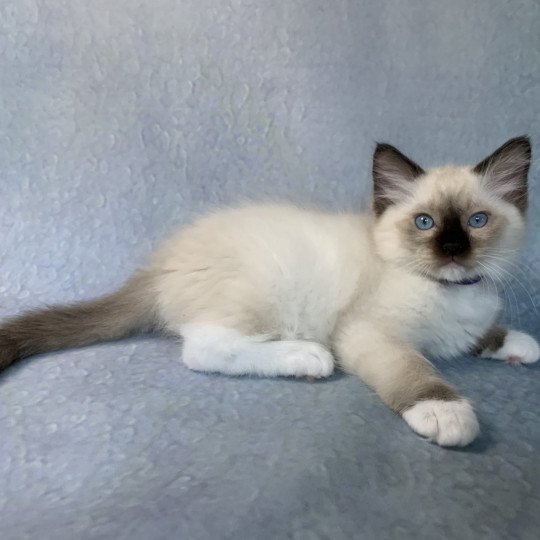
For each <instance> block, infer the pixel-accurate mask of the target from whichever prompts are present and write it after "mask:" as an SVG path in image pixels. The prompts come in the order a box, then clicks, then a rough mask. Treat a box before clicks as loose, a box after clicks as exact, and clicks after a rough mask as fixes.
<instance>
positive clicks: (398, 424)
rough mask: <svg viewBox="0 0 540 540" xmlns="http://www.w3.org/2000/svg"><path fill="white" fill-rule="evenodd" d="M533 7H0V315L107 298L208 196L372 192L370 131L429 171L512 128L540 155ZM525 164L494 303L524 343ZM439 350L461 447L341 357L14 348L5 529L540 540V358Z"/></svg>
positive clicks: (94, 535) (1, 519)
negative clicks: (198, 359) (312, 377)
mask: <svg viewBox="0 0 540 540" xmlns="http://www.w3.org/2000/svg"><path fill="white" fill-rule="evenodd" d="M539 26H540V8H539V6H538V4H537V3H535V2H532V1H528V2H526V1H523V2H521V1H520V2H516V1H510V0H502V1H499V2H496V3H493V2H490V1H489V0H478V1H477V2H470V1H468V0H454V1H452V2H426V1H423V0H411V1H410V2H399V1H398V0H365V1H362V2H356V1H353V0H334V1H332V2H327V1H324V0H310V1H304V0H261V1H255V2H252V1H248V0H183V1H182V2H177V1H174V0H137V1H131V0H117V1H111V0H96V1H94V2H86V1H83V0H12V1H6V2H3V3H1V4H0V28H1V32H0V66H1V69H0V79H1V85H0V120H1V121H0V140H1V143H0V234H1V242H0V256H1V258H0V316H2V317H4V316H10V315H13V314H15V313H19V312H21V311H22V310H24V309H26V308H30V307H36V306H43V305H45V304H48V303H58V302H68V301H74V300H79V299H85V298H92V297H95V296H97V295H100V294H103V293H105V292H108V291H111V290H114V289H115V288H116V287H118V286H119V285H120V284H121V283H122V282H123V281H124V280H125V279H126V278H127V277H128V276H129V275H130V274H131V272H132V271H133V270H134V269H135V268H137V267H138V266H140V265H141V264H143V262H144V260H145V257H146V256H147V255H148V254H149V253H150V251H151V250H152V248H153V247H154V246H155V245H156V243H157V242H158V241H159V240H160V239H162V238H164V237H165V236H166V235H167V234H169V233H170V232H171V231H173V230H174V229H175V228H177V227H179V226H181V225H182V224H184V223H186V222H188V221H189V220H191V219H192V218H193V216H195V215H197V214H199V213H201V212H203V211H206V210H208V209H209V208H214V207H217V206H221V205H226V204H232V203H235V202H237V201H240V200H244V199H252V200H269V199H270V200H288V201H296V202H302V203H308V204H319V205H324V206H327V207H329V208H334V209H347V210H349V209H355V208H362V207H366V206H367V201H368V200H369V193H370V167H371V153H372V151H373V147H374V141H375V140H385V141H388V142H391V143H392V144H395V145H396V146H398V147H400V148H401V149H402V150H403V151H404V152H405V153H407V154H408V155H410V156H411V157H412V158H414V159H416V160H417V161H418V162H420V163H421V164H422V165H425V166H432V165H436V164H441V163H445V162H451V161H454V162H457V163H474V162H477V161H479V160H480V159H482V158H483V157H485V156H486V155H487V154H489V153H490V152H491V151H492V150H494V149H495V148H496V147H497V146H498V145H500V144H502V143H503V142H504V141H505V140H506V139H508V138H510V137H512V136H515V135H521V134H523V133H529V134H530V135H531V136H532V138H533V143H534V151H535V153H536V154H540V152H539V151H538V149H539V148H540V147H539V146H538V144H539V143H540V126H539V123H538V118H539V114H540V61H539V60H540V34H539V32H538V28H539ZM539 174H540V160H537V161H536V162H535V164H534V165H533V168H532V170H531V175H530V183H531V205H530V212H529V215H530V230H529V235H528V237H527V240H526V244H525V249H524V257H523V260H522V262H521V263H520V267H519V269H518V268H516V271H515V276H514V277H515V278H516V279H514V278H512V279H511V277H510V276H508V278H509V279H508V287H507V288H506V293H505V302H506V311H505V319H506V320H507V322H509V323H510V324H511V325H512V326H513V327H515V328H519V329H522V330H527V331H529V332H531V333H532V334H533V335H535V336H536V337H537V338H539V339H540V325H539V316H538V311H537V309H540V307H539V306H540V284H539V277H538V275H539V268H540V234H539V233H540V213H539V209H540V207H539V206H540V185H539V182H538V178H539ZM535 306H536V307H535ZM437 367H438V368H439V369H440V370H441V371H442V372H443V374H444V375H445V377H446V378H447V379H448V380H449V381H450V382H451V383H453V384H454V385H455V386H456V387H457V388H459V389H460V390H461V391H462V392H463V393H464V394H465V395H467V396H468V397H470V398H471V400H472V401H473V402H474V403H475V405H476V408H477V411H478V415H479V419H480V422H481V425H482V435H481V437H480V438H479V439H478V440H477V441H476V442H475V443H474V444H473V445H472V446H470V447H469V448H467V449H464V450H448V449H442V448H439V447H437V446H435V445H431V444H429V443H427V442H425V441H422V440H421V439H419V438H418V437H416V436H415V435H414V434H413V433H412V432H411V431H410V429H409V428H408V427H407V426H406V425H405V423H404V422H403V421H402V420H401V419H400V418H398V417H397V416H395V415H393V414H392V413H391V412H390V411H389V410H387V409H386V408H385V407H384V406H383V405H382V403H381V402H380V401H379V400H378V398H377V397H376V396H374V395H373V393H372V392H371V391H370V390H369V389H368V388H367V387H366V386H365V385H363V384H362V383H361V382H360V381H359V380H357V379H355V378H353V377H348V376H345V375H343V374H336V375H334V376H333V377H332V378H331V379H330V380H328V381H324V382H317V383H313V384H310V383H308V382H304V381H295V380H288V379H283V378H282V379H275V380H272V379H256V378H229V377H223V376H209V375H202V374H196V373H193V372H190V371H188V370H187V369H186V368H185V367H184V366H183V365H182V363H181V347H180V345H179V344H178V343H175V342H174V340H171V339H166V338H151V337H138V338H132V339H130V340H126V341H122V342H117V343H110V344H100V345H96V346H94V347H87V348H84V349H79V350H69V351H63V352H59V353H55V354H48V355H44V356H41V357H39V358H35V359H31V360H28V361H24V362H21V363H20V364H19V365H17V366H16V367H14V368H13V369H10V370H8V371H7V372H6V373H4V374H3V375H2V376H1V378H0V433H1V435H0V538H1V539H2V540H23V539H31V540H38V539H39V540H48V539H51V540H52V539H54V540H71V539H83V540H86V539H108V538H115V539H126V540H127V539H129V540H147V539H152V540H162V539H163V540H165V539H167V540H168V539H173V538H174V539H183V540H184V539H185V540H197V539H201V540H202V539H231V540H232V539H234V540H237V539H246V540H251V539H278V538H279V539H281V538H290V539H294V540H308V539H309V540H315V539H328V540H341V539H343V540H345V539H351V538H358V539H362V540H370V539H373V540H386V539H404V538H411V539H412V538H414V539H426V540H427V539H429V540H434V539H460V540H462V539H465V540H467V539H474V540H479V539H486V540H487V539H490V540H493V539H512V538H515V539H520V540H528V539H530V540H532V539H536V538H538V535H539V530H540V460H539V457H538V455H539V454H538V452H539V451H540V412H539V411H540V371H539V367H538V366H533V367H519V368H516V367H511V366H508V365H505V364H503V363H499V362H494V361H489V360H478V359H473V358H465V357H464V358H461V359H458V360H456V361H453V362H439V363H438V364H437Z"/></svg>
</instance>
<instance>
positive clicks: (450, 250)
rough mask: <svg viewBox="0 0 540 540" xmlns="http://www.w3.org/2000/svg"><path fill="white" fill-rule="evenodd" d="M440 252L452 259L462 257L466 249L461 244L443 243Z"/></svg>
mask: <svg viewBox="0 0 540 540" xmlns="http://www.w3.org/2000/svg"><path fill="white" fill-rule="evenodd" d="M442 250H443V252H444V254H445V255H449V256H451V257H453V256H454V255H463V253H465V251H467V247H466V246H465V244H463V243H462V242H445V243H444V244H443V245H442Z"/></svg>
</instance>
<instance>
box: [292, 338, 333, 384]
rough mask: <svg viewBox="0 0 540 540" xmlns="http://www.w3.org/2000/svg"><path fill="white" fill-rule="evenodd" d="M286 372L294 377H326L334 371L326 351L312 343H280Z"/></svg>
mask: <svg viewBox="0 0 540 540" xmlns="http://www.w3.org/2000/svg"><path fill="white" fill-rule="evenodd" d="M281 346H282V351H281V354H283V355H284V357H285V360H286V364H287V368H288V369H287V371H288V372H289V373H290V374H291V375H293V376H295V377H313V378H315V379H320V378H322V377H328V376H329V375H331V374H332V372H333V371H334V358H333V357H332V354H331V353H330V351H328V349H326V348H324V347H323V346H322V345H320V344H319V343H315V342H312V341H282V342H281Z"/></svg>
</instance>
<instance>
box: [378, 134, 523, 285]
mask: <svg viewBox="0 0 540 540" xmlns="http://www.w3.org/2000/svg"><path fill="white" fill-rule="evenodd" d="M530 158H531V146H530V143H529V140H528V138H526V137H519V138H516V139H511V140H510V141H508V142H507V143H506V144H504V145H503V146H501V147H500V148H499V149H497V150H496V151H495V152H494V153H493V154H492V155H491V156H489V157H488V158H486V159H485V160H483V161H482V162H480V163H479V164H478V165H476V166H475V167H439V168H435V169H430V170H427V171H424V170H423V169H422V168H421V167H420V166H418V165H417V164H416V163H414V162H413V161H411V160H410V159H409V158H407V157H406V156H404V155H403V154H401V153H400V152H399V151H398V150H397V149H395V148H394V147H392V146H389V145H386V144H379V145H378V146H377V149H376V150H375V154H374V159H373V179H374V200H373V209H374V212H375V215H376V223H375V242H376V247H377V250H378V252H379V254H380V255H381V257H382V258H383V259H385V260H387V261H390V262H394V263H396V264H397V265H399V266H400V267H402V268H405V269H408V270H410V271H412V272H416V273H419V274H422V275H426V276H428V277H430V278H432V279H436V280H445V281H462V280H466V279H475V278H477V277H478V276H490V277H492V278H496V279H499V280H502V281H505V280H506V278H507V272H508V269H507V267H508V264H509V263H510V262H511V261H512V259H513V258H514V256H515V254H516V251H517V249H518V247H519V243H520V240H521V237H522V234H523V230H524V227H525V212H526V209H527V173H528V170H529V164H530Z"/></svg>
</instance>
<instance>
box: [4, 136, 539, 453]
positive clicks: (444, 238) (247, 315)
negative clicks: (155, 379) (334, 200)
mask: <svg viewBox="0 0 540 540" xmlns="http://www.w3.org/2000/svg"><path fill="white" fill-rule="evenodd" d="M530 158H531V147H530V143H529V140H528V138H526V137H519V138H515V139H512V140H510V141H508V142H507V143H506V144H504V145H503V146H501V147H500V148H499V149H498V150H496V151H495V152H494V153H493V154H492V155H491V156H489V157H488V158H486V159H485V160H484V161H482V162H481V163H479V164H478V165H476V166H475V167H441V168H436V169H431V170H427V171H424V170H423V169H422V168H420V167H419V166H418V165H417V164H416V163H413V162H412V161H411V160H410V159H408V158H407V157H405V156H404V155H403V154H401V153H400V152H399V151H398V150H397V149H395V148H394V147H392V146H389V145H387V144H379V145H378V146H377V148H376V150H375V154H374V157H373V181H374V197H373V214H372V215H354V214H330V213H326V212H321V211H308V210H303V209H300V208H296V207H294V206H289V205H275V204H274V205H259V206H246V207H243V208H239V209H232V210H224V211H220V212H217V213H215V214H212V215H209V216H207V217H204V218H202V219H200V220H198V221H197V222H196V223H195V224H193V225H191V226H189V227H186V228H185V229H183V230H181V231H180V232H179V233H178V234H177V235H176V236H174V237H173V238H172V239H171V240H169V241H168V242H167V243H166V244H165V245H164V246H163V247H162V248H161V249H160V250H158V252H157V253H156V254H155V256H154V258H153V262H152V263H151V264H150V265H149V266H148V268H146V269H144V270H142V271H140V272H139V273H138V274H136V275H135V276H134V277H132V278H131V279H130V280H129V281H128V282H127V283H126V284H125V285H124V286H123V287H122V288H121V289H120V290H119V291H118V292H115V293H113V294H111V295H109V296H105V297H103V298H100V299H98V300H94V301H90V302H84V303H81V304H78V305H74V306H68V307H53V308H50V309H45V310H41V311H34V312H30V313H27V314H22V315H21V316H19V317H16V318H14V319H11V320H8V321H7V322H5V323H4V325H3V326H2V327H0V367H4V368H5V367H7V366H8V365H10V364H11V363H12V362H14V361H15V360H17V359H20V358H24V357H27V356H29V355H32V354H36V353H41V352H46V351H52V350H56V349H60V348H64V347H74V346H79V345H86V344H89V343H93V342H96V341H100V340H110V339H117V338H120V337H122V336H125V335H127V334H129V333H131V332H133V331H136V330H144V329H146V330H148V329H163V330H165V331H168V332H170V333H173V334H176V335H181V336H182V337H183V340H184V350H183V361H184V363H185V364H186V365H187V366H188V367H189V368H191V369H194V370H197V371H208V372H221V373H227V374H233V375H240V374H245V373H252V374H257V375H265V376H272V375H293V376H297V377H301V376H308V377H328V376H329V375H330V374H331V373H332V371H333V369H334V362H335V361H337V362H338V364H339V365H340V366H341V367H342V368H343V369H345V370H346V371H347V372H349V373H353V374H355V375H358V376H359V377H360V378H361V379H363V380H364V381H365V382H366V383H367V384H368V385H370V386H371V387H372V388H373V389H374V390H375V391H376V392H377V393H378V394H379V396H380V397H381V399H382V400H383V401H384V402H385V403H386V404H387V405H388V407H390V408H391V409H392V410H393V411H395V412H396V413H398V414H400V415H402V416H403V418H404V419H405V421H406V422H408V423H409V425H410V426H411V427H412V429H413V430H414V431H416V432H417V433H419V434H420V435H422V436H424V437H426V438H428V439H430V440H432V441H435V442H437V443H438V444H441V445H445V446H452V445H457V446H463V445H466V444H468V443H470V442H471V441H472V440H473V439H474V438H475V436H476V435H477V433H478V429H479V428H478V422H477V420H476V417H475V414H474V412H473V409H472V407H471V405H470V404H469V402H468V401H467V400H466V399H464V398H463V397H461V396H460V394H459V393H458V392H457V391H456V390H454V389H453V388H452V387H451V386H449V385H448V384H447V383H446V382H444V380H442V379H441V377H440V376H439V375H438V374H437V372H436V371H435V370H434V368H433V367H432V365H431V364H430V363H429V362H428V361H427V360H426V358H425V357H424V354H426V355H428V356H432V355H433V356H442V357H452V356H457V355H461V354H463V353H467V352H474V353H475V354H477V355H480V356H487V357H491V358H496V359H500V360H507V361H510V362H520V363H524V364H526V363H530V362H535V361H536V360H538V357H539V355H540V349H539V347H538V344H537V343H536V341H535V340H534V339H533V338H532V337H530V336H528V335H526V334H523V333H521V332H517V331H514V330H510V331H508V330H505V329H503V328H500V327H498V326H496V325H495V320H496V318H497V313H498V311H499V308H500V301H499V298H498V295H497V292H496V291H495V288H494V287H493V286H490V285H493V284H494V279H497V278H498V277H499V274H500V273H501V272H505V267H506V266H507V265H508V264H510V262H511V259H512V257H513V255H514V254H515V252H516V248H517V247H518V244H519V242H520V239H521V237H522V233H523V230H524V225H525V213H526V209H527V174H528V169H529V163H530ZM331 351H332V352H331Z"/></svg>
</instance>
